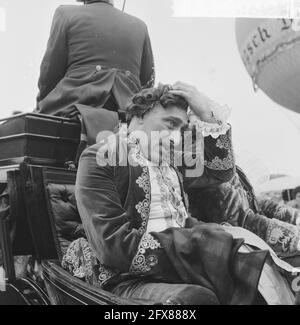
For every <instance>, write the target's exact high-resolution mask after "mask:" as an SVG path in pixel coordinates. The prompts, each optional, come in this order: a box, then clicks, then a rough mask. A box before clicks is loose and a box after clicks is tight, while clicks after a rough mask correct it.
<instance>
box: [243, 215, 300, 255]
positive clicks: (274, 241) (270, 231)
mask: <svg viewBox="0 0 300 325" xmlns="http://www.w3.org/2000/svg"><path fill="white" fill-rule="evenodd" d="M243 227H244V228H245V229H247V230H250V231H251V232H253V233H254V234H256V235H257V236H259V237H260V238H262V239H263V240H264V241H265V242H266V243H267V244H268V245H270V246H271V248H272V249H273V250H274V251H275V252H276V254H277V255H278V256H280V257H288V256H291V255H293V254H295V253H299V252H300V232H299V229H298V228H297V227H296V226H294V225H291V224H289V223H286V222H282V221H280V220H277V219H269V218H267V217H265V216H263V215H260V214H255V213H254V212H253V211H251V210H249V211H248V213H247V215H246V219H245V221H244V224H243Z"/></svg>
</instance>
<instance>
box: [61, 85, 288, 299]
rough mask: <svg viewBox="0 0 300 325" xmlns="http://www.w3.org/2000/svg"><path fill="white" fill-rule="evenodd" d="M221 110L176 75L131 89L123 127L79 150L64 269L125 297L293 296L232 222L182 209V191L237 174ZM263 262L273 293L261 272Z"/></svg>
mask: <svg viewBox="0 0 300 325" xmlns="http://www.w3.org/2000/svg"><path fill="white" fill-rule="evenodd" d="M188 106H189V110H187V108H188ZM224 115H226V114H223V113H222V111H221V109H220V106H218V105H217V104H216V103H215V102H213V101H211V100H210V99H208V98H207V97H206V96H204V95H203V94H201V93H200V92H199V91H198V90H197V89H196V88H194V87H192V86H189V85H187V84H185V83H182V82H178V83H176V84H175V85H174V86H173V87H171V88H169V87H166V86H159V87H158V88H151V89H145V90H144V91H142V92H140V93H139V94H137V95H136V96H135V97H134V98H133V101H132V105H131V106H130V107H129V109H128V120H129V126H128V129H127V128H126V127H125V129H124V128H121V129H120V131H119V132H118V134H114V135H110V136H107V134H105V135H104V136H103V135H102V134H100V135H99V138H98V140H99V141H98V143H97V144H96V145H94V146H91V147H89V148H88V149H87V150H86V151H84V153H83V154H82V156H81V160H80V164H79V169H78V176H77V181H76V200H77V205H78V210H79V213H80V216H81V219H82V222H83V225H84V229H85V232H86V235H87V240H88V242H87V241H86V240H85V239H79V240H77V241H75V242H73V243H72V244H71V245H70V247H69V249H68V251H67V253H66V255H65V256H64V259H63V266H64V267H65V268H66V269H69V270H70V271H71V272H72V273H73V274H74V275H76V276H80V277H84V278H86V279H87V280H89V281H90V282H93V281H94V279H95V276H96V281H97V283H100V284H101V285H102V287H103V288H104V289H107V290H110V291H111V292H113V293H115V294H118V295H120V296H122V297H126V298H132V299H137V298H139V299H141V298H142V299H148V300H153V301H156V302H157V301H161V302H166V301H169V302H170V301H171V303H172V302H173V303H174V300H176V299H174V297H178V292H180V294H183V292H186V291H188V292H189V294H188V295H189V297H190V300H189V302H190V303H192V304H204V303H210V304H218V303H221V304H250V303H254V302H255V301H256V298H257V297H258V284H259V285H260V287H259V288H260V290H259V291H260V293H261V295H262V296H263V297H264V298H265V300H266V301H267V302H268V303H270V302H272V299H273V301H274V299H275V300H276V299H277V301H276V302H278V303H291V302H292V301H293V295H292V293H291V291H290V289H289V288H288V286H287V283H286V281H285V280H284V279H283V278H281V276H280V275H279V273H276V272H277V271H276V270H275V269H273V268H272V263H273V262H272V263H271V262H270V261H269V251H268V248H266V247H264V248H265V249H264V250H256V251H252V250H250V249H249V247H246V246H245V247H244V246H243V242H244V241H243V239H240V238H242V237H239V236H234V234H233V235H232V234H231V232H232V229H230V227H223V226H220V225H217V224H205V223H202V222H199V221H198V220H196V219H194V218H192V217H191V216H190V215H189V207H188V200H187V197H186V195H185V191H186V190H189V189H197V188H198V189H201V188H205V187H213V186H216V185H218V184H220V183H223V182H227V181H229V180H230V179H231V178H232V177H233V175H234V173H235V164H234V158H233V152H232V144H231V128H230V125H229V124H228V123H227V122H226V121H225V116H224ZM189 129H192V130H193V131H192V132H189V131H188V130H189ZM149 139H150V140H149ZM181 140H183V141H181ZM182 142H183V143H182ZM203 145H204V154H203ZM170 146H171V153H172V154H171V155H170V154H169V153H170ZM180 146H181V147H180ZM180 149H181V150H180ZM182 153H183V154H182ZM194 158H195V159H194ZM183 161H184V163H183V164H182V163H180V162H183ZM177 167H178V168H177ZM233 233H234V231H233ZM266 246H267V245H266ZM76 256H77V257H79V259H78V258H76ZM268 267H269V269H272V272H273V273H272V275H271V276H272V277H273V278H274V277H275V279H276V281H277V284H278V286H277V287H276V288H277V289H278V288H280V290H281V292H280V293H279V292H276V290H277V289H274V290H275V292H274V290H273V287H272V285H270V282H268V281H269V280H270V278H269V277H268V276H267V277H264V278H261V274H266V273H267V274H269V273H268V271H267V269H266V268H268ZM273 280H274V279H273ZM271 282H272V281H271ZM272 283H274V281H273V282H272ZM270 288H272V290H273V291H271V292H270V290H271V289H270ZM269 299H270V300H269ZM179 300H180V299H179Z"/></svg>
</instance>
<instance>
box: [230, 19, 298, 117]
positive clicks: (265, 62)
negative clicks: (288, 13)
mask: <svg viewBox="0 0 300 325" xmlns="http://www.w3.org/2000/svg"><path fill="white" fill-rule="evenodd" d="M235 28H236V39H237V43H238V48H239V51H240V54H241V57H242V60H243V62H244V65H245V67H246V69H247V71H248V73H249V74H250V76H251V78H252V81H253V85H254V88H255V89H256V90H257V89H258V88H260V89H261V90H263V91H264V92H265V93H266V94H267V95H268V96H269V97H270V98H271V99H272V100H274V101H275V102H276V103H278V104H279V105H282V106H284V107H286V108H288V109H290V110H293V111H295V112H297V113H300V20H299V19H251V18H249V19H248V18H247V19H246V18H238V19H237V20H236V26H235Z"/></svg>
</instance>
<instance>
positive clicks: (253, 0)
mask: <svg viewBox="0 0 300 325" xmlns="http://www.w3.org/2000/svg"><path fill="white" fill-rule="evenodd" d="M173 17H251V18H300V0H173Z"/></svg>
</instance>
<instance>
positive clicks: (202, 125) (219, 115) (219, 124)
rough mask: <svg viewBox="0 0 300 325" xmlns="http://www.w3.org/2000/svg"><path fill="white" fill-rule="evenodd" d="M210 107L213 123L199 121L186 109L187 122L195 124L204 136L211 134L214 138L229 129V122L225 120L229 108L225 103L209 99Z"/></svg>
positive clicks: (229, 111) (228, 113)
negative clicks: (220, 103)
mask: <svg viewBox="0 0 300 325" xmlns="http://www.w3.org/2000/svg"><path fill="white" fill-rule="evenodd" d="M210 108H211V112H212V118H214V119H215V123H208V122H203V121H201V120H200V118H199V117H198V116H197V115H195V114H194V112H193V111H191V110H190V109H189V111H188V116H189V123H190V126H191V127H193V126H195V127H196V128H197V129H198V130H201V131H202V134H203V136H204V137H207V136H211V137H213V138H214V139H216V138H218V137H219V136H220V135H225V134H226V133H227V131H228V130H229V129H230V124H228V123H227V122H226V121H227V120H228V118H229V116H230V113H231V109H230V108H229V107H228V106H227V105H223V106H222V105H219V104H218V103H216V102H213V101H211V104H210Z"/></svg>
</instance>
